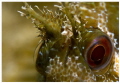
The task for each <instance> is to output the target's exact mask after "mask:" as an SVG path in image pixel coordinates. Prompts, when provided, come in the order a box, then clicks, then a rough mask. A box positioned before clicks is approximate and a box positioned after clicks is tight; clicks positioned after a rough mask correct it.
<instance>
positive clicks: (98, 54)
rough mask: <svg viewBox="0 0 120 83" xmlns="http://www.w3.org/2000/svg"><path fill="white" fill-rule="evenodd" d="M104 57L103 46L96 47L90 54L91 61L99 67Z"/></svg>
mask: <svg viewBox="0 0 120 83" xmlns="http://www.w3.org/2000/svg"><path fill="white" fill-rule="evenodd" d="M104 55H105V49H104V47H103V46H96V47H95V48H94V49H93V51H92V54H91V55H90V56H91V59H92V60H93V61H94V63H95V64H96V65H99V64H100V63H101V62H102V60H103V58H104Z"/></svg>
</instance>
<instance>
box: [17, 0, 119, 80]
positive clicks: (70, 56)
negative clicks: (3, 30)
mask: <svg viewBox="0 0 120 83" xmlns="http://www.w3.org/2000/svg"><path fill="white" fill-rule="evenodd" d="M59 4H60V5H55V7H57V8H58V10H57V11H56V12H52V11H51V10H48V9H47V8H46V7H45V8H44V9H43V11H42V10H40V9H39V7H38V6H35V7H36V8H37V9H38V10H39V11H40V14H38V13H37V12H35V11H34V10H33V9H32V7H31V6H29V5H28V4H27V3H25V6H24V7H22V9H23V10H25V12H26V13H23V12H21V11H19V12H20V13H21V15H22V16H25V17H27V18H31V19H32V22H33V23H34V24H35V27H36V28H38V29H39V31H40V35H39V37H41V39H40V41H39V45H38V47H37V48H36V51H35V56H34V57H35V61H36V63H35V64H36V68H37V70H38V71H39V72H40V74H41V77H40V80H41V81H67V82H69V81H81V82H90V81H91V82H94V81H97V82H102V81H104V82H116V81H119V66H118V63H119V59H118V57H119V55H118V49H119V48H118V38H119V37H118V33H119V32H118V31H117V30H118V27H119V24H118V23H119V19H118V16H119V3H117V2H109V3H108V2H107V3H104V2H96V3H94V2H69V3H59ZM114 32H116V34H117V35H115V34H114Z"/></svg>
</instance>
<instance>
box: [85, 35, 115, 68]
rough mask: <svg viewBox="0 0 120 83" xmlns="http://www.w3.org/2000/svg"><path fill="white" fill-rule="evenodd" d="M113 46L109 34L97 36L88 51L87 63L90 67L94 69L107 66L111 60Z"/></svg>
mask: <svg viewBox="0 0 120 83" xmlns="http://www.w3.org/2000/svg"><path fill="white" fill-rule="evenodd" d="M96 41H97V42H96ZM112 48H113V47H112V43H111V41H110V39H109V38H108V37H107V36H105V35H104V36H100V37H97V38H95V39H94V40H93V41H92V42H91V44H90V47H89V48H88V51H87V63H88V64H89V66H90V68H91V69H93V70H98V69H103V68H105V67H106V66H107V65H108V64H109V63H110V61H111V58H112V51H113V49H112Z"/></svg>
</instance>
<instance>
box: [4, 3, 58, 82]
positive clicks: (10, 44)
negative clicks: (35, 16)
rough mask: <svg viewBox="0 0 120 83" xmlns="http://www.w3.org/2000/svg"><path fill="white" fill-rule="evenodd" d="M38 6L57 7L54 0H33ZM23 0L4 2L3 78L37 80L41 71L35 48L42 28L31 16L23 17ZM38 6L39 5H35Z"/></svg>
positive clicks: (15, 80)
mask: <svg viewBox="0 0 120 83" xmlns="http://www.w3.org/2000/svg"><path fill="white" fill-rule="evenodd" d="M29 4H30V5H31V6H32V7H33V8H34V5H38V6H39V7H40V9H43V6H48V9H52V10H55V8H54V4H56V3H53V2H40V3H38V2H31V3H30V2H29ZM21 6H24V3H22V2H2V81H3V82H36V81H39V73H38V72H37V71H36V69H35V61H34V51H35V48H36V47H37V45H38V42H39V37H37V36H38V35H39V33H38V32H39V31H38V30H37V29H36V28H34V24H32V21H31V20H30V19H26V18H25V17H21V16H20V14H19V13H18V12H17V11H23V10H22V9H21ZM34 9H36V8H34Z"/></svg>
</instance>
